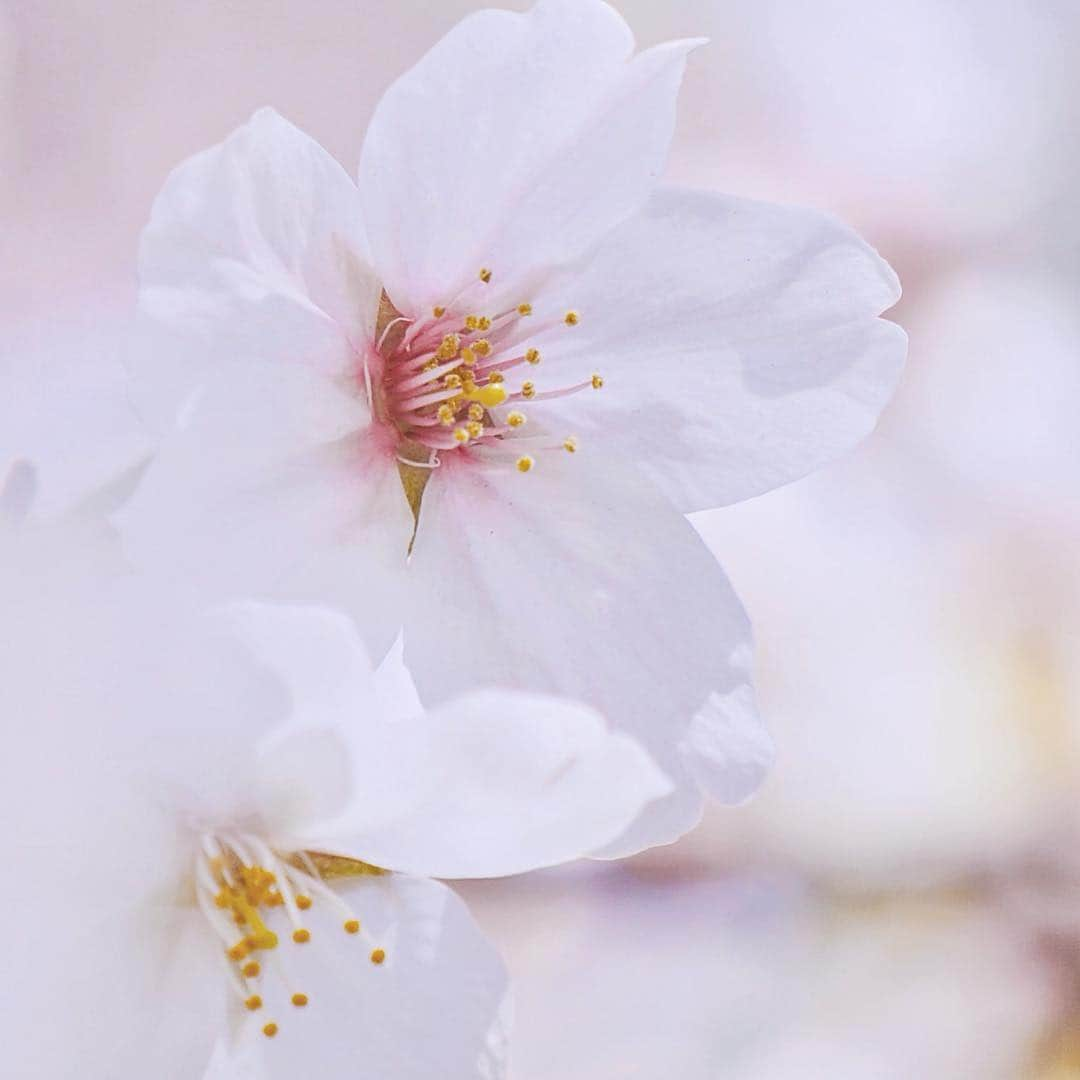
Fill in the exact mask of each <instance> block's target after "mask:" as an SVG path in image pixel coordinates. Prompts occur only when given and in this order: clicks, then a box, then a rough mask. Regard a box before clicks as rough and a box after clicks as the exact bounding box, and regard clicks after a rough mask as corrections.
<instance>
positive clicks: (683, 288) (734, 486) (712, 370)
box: [539, 190, 907, 511]
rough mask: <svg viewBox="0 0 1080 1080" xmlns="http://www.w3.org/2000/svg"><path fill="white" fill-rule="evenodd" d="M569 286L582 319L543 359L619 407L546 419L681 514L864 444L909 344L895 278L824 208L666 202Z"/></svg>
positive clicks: (565, 407) (681, 197)
mask: <svg viewBox="0 0 1080 1080" xmlns="http://www.w3.org/2000/svg"><path fill="white" fill-rule="evenodd" d="M557 291H558V292H559V299H560V301H561V302H565V303H566V306H568V307H573V308H574V309H576V310H579V311H580V313H581V323H580V325H578V326H577V327H575V328H574V330H573V332H572V333H569V334H566V333H563V334H560V335H559V336H558V338H557V339H554V340H553V341H552V344H551V346H550V347H545V348H543V350H542V351H543V354H544V358H545V360H544V364H545V367H543V368H541V369H540V370H541V372H543V371H551V372H553V373H554V372H559V371H560V369H563V368H565V369H566V370H567V371H570V372H572V373H573V375H574V379H577V378H580V377H581V374H580V373H581V372H582V371H584V372H585V373H586V377H587V374H588V372H590V371H593V370H597V369H599V370H600V371H601V372H602V374H603V375H604V376H605V385H604V390H603V395H604V398H603V401H597V400H594V399H593V398H592V396H591V395H579V396H576V397H571V398H566V399H561V400H559V401H555V402H545V410H550V413H559V414H560V415H562V416H563V417H564V418H565V422H566V423H567V424H568V425H569V430H573V431H575V432H577V433H578V434H580V435H583V436H590V437H593V438H598V439H603V440H604V443H605V446H609V447H611V448H612V449H613V450H616V451H620V452H622V453H624V454H626V455H627V456H630V457H633V458H634V459H635V460H637V461H638V462H639V463H640V464H641V465H642V467H643V468H645V469H646V470H647V471H648V472H649V473H650V474H651V475H652V476H653V477H654V478H655V479H656V480H657V482H658V483H659V484H660V485H661V486H662V487H663V489H664V490H665V492H667V494H668V495H669V496H670V497H671V498H672V499H673V500H674V501H675V502H676V503H677V504H678V506H679V507H680V508H681V509H682V510H684V511H692V510H699V509H703V508H706V507H712V506H718V505H722V504H727V503H732V502H736V501H738V500H740V499H745V498H748V497H750V496H752V495H758V494H760V493H761V492H763V491H767V490H769V489H770V488H773V487H776V486H778V485H780V484H783V483H786V482H788V481H790V480H794V479H796V478H798V477H800V476H803V475H805V474H806V473H808V472H810V471H812V470H813V469H814V468H816V467H818V466H819V465H822V464H824V463H825V462H828V461H830V460H832V459H833V458H835V457H837V456H838V455H840V454H842V453H843V452H844V451H846V450H848V449H850V448H851V447H852V446H853V445H854V444H855V443H857V442H858V441H859V440H860V439H862V438H863V437H864V436H865V435H866V434H868V433H869V432H870V430H871V429H872V428H873V426H874V424H875V422H876V421H877V417H878V414H879V413H880V412H881V409H882V408H883V407H884V405H885V403H886V402H887V401H888V399H889V397H890V395H891V394H892V392H893V390H894V388H895V386H896V383H897V380H898V378H899V375H900V371H901V368H902V366H903V361H904V356H905V352H906V341H907V338H906V336H905V334H904V332H903V331H902V330H901V329H900V328H899V327H898V326H896V325H895V324H893V323H890V322H887V321H885V320H882V319H878V318H877V317H876V316H877V315H878V314H879V313H880V312H882V311H883V310H885V309H886V308H889V307H891V306H892V305H893V304H894V303H895V302H896V300H897V299H898V298H899V295H900V289H899V284H898V282H897V280H896V276H895V275H894V274H893V272H892V270H890V269H889V267H888V265H887V264H886V263H885V262H884V261H883V260H882V259H881V258H880V257H879V256H878V255H877V254H876V253H875V252H874V250H873V249H872V248H870V247H869V246H868V245H867V244H865V243H864V242H863V241H862V240H860V239H859V237H858V236H856V235H855V233H854V232H852V231H851V230H850V229H848V228H847V227H846V226H844V225H842V224H840V223H839V222H838V221H836V220H835V219H833V218H831V217H829V216H827V215H825V214H820V213H818V212H816V211H811V210H803V209H799V208H792V207H782V206H770V205H768V204H766V203H758V202H752V201H749V200H746V199H736V198H730V197H722V196H715V195H707V194H700V193H690V192H682V191H672V190H667V191H662V192H659V193H657V194H656V195H655V196H654V197H653V199H652V200H651V201H650V203H649V204H648V206H647V207H646V209H645V211H644V212H643V213H642V214H641V215H639V216H638V217H636V218H634V219H633V220H632V221H630V222H628V223H627V224H626V225H624V226H623V227H622V228H621V229H619V230H618V231H617V232H616V233H615V234H614V235H612V236H611V237H610V238H609V239H607V240H606V241H605V242H604V244H603V245H602V247H601V248H600V250H599V251H598V252H597V254H596V255H595V257H594V258H593V259H592V260H591V261H590V263H589V264H588V266H587V267H586V268H585V269H584V271H583V272H582V274H581V276H579V277H578V276H574V277H570V276H568V277H567V278H566V279H565V280H563V281H561V282H559V283H558V290H557ZM549 381H550V375H549ZM564 381H565V380H564ZM558 383H559V379H555V385H558ZM544 388H545V387H544V386H540V387H539V389H541V390H542V389H544Z"/></svg>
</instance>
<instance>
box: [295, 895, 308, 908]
mask: <svg viewBox="0 0 1080 1080" xmlns="http://www.w3.org/2000/svg"><path fill="white" fill-rule="evenodd" d="M296 906H297V907H298V908H299V909H300V910H301V911H307V909H308V908H309V907H311V897H310V896H304V895H303V894H300V895H298V896H297V897H296Z"/></svg>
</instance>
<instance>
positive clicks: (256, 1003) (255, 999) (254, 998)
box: [244, 994, 262, 1012]
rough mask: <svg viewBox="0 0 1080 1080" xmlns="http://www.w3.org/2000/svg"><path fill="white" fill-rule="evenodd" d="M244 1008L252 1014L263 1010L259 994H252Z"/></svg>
mask: <svg viewBox="0 0 1080 1080" xmlns="http://www.w3.org/2000/svg"><path fill="white" fill-rule="evenodd" d="M244 1007H245V1008H246V1009H249V1010H250V1011H251V1012H255V1010H256V1009H261V1008H262V998H261V997H259V995H258V994H252V995H251V997H249V998H248V999H247V1001H245V1002H244Z"/></svg>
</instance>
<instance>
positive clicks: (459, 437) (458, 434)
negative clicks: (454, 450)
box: [454, 427, 469, 446]
mask: <svg viewBox="0 0 1080 1080" xmlns="http://www.w3.org/2000/svg"><path fill="white" fill-rule="evenodd" d="M454 439H455V440H456V441H457V442H459V443H461V445H462V446H464V445H465V444H466V443H467V442H468V441H469V433H468V432H467V431H466V430H465V429H464V428H463V427H457V428H454Z"/></svg>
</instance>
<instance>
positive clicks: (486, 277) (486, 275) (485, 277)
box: [480, 266, 491, 285]
mask: <svg viewBox="0 0 1080 1080" xmlns="http://www.w3.org/2000/svg"><path fill="white" fill-rule="evenodd" d="M480 280H481V281H482V282H483V283H484V284H485V285H486V284H487V283H488V282H489V281H490V280H491V271H490V270H489V269H488V268H487V267H486V266H485V267H484V268H483V269H482V270H481V271H480Z"/></svg>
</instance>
